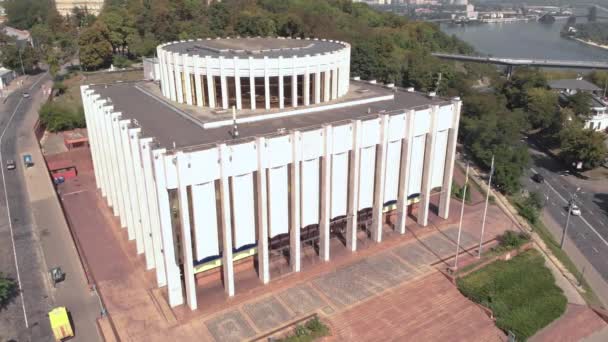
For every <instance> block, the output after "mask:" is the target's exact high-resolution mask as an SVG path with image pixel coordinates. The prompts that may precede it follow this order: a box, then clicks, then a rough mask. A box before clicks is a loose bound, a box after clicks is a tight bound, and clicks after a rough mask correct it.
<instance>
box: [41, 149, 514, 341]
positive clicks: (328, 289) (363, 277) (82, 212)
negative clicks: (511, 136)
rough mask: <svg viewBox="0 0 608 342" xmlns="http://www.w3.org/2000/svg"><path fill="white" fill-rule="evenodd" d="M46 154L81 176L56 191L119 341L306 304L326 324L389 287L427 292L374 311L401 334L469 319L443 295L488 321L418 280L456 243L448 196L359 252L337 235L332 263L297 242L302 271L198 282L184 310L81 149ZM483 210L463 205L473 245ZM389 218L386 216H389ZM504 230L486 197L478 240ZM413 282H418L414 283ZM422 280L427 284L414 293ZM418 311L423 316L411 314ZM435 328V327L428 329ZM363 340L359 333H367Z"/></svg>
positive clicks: (298, 310)
mask: <svg viewBox="0 0 608 342" xmlns="http://www.w3.org/2000/svg"><path fill="white" fill-rule="evenodd" d="M52 158H70V159H72V160H73V161H74V163H75V164H76V166H77V167H78V170H79V175H78V177H77V178H76V179H75V180H69V181H67V182H66V183H65V184H62V185H61V186H60V187H59V191H60V193H61V195H62V199H63V202H64V206H65V208H66V211H67V213H68V218H69V220H70V221H71V223H72V225H73V227H74V231H75V232H76V235H77V236H76V238H77V241H78V242H79V244H80V245H81V247H82V249H83V250H84V258H85V259H86V262H87V264H88V265H89V268H90V270H91V273H92V275H93V277H94V278H95V280H96V281H97V283H98V287H99V290H100V293H101V296H102V298H103V299H104V302H105V304H106V306H107V308H108V312H109V314H110V318H111V320H112V323H113V326H114V328H115V329H116V331H117V332H118V335H119V336H118V337H119V339H121V340H129V341H165V340H168V339H171V340H177V341H190V340H196V341H201V340H205V341H206V340H217V341H230V340H241V339H247V338H250V337H252V336H258V335H260V334H263V333H265V332H267V331H269V330H273V329H275V328H277V327H279V326H280V325H282V324H285V323H287V322H289V321H291V320H293V319H298V318H300V317H303V316H306V315H308V314H310V313H312V312H318V313H320V314H321V315H322V316H324V317H326V318H327V319H329V321H330V323H331V324H333V322H334V317H335V319H336V320H337V322H339V317H342V315H346V314H351V312H358V314H359V315H363V316H365V315H372V316H373V315H374V314H375V313H374V311H376V308H375V306H374V305H377V304H375V303H376V302H377V301H381V302H382V301H385V300H387V298H388V297H387V296H390V294H394V293H400V294H401V296H403V297H407V298H412V297H424V298H420V300H423V299H424V300H425V301H422V302H421V303H422V305H420V306H412V305H409V304H407V305H403V306H402V304H400V305H399V307H394V308H392V309H390V310H380V311H378V314H380V313H381V312H387V317H382V319H381V322H388V323H390V322H391V320H393V321H392V322H393V323H394V324H397V325H400V329H398V330H396V331H398V332H399V333H400V334H402V335H401V336H402V337H403V336H406V337H407V336H410V335H408V334H413V335H412V336H420V337H426V338H429V337H430V338H431V339H433V337H435V336H437V337H442V336H447V335H445V334H446V333H445V332H444V331H443V330H444V329H445V327H446V326H451V327H453V328H454V327H457V326H458V325H459V324H462V325H463V326H465V327H466V326H467V325H466V324H465V323H463V322H460V320H461V319H460V318H457V319H456V322H459V323H450V324H452V325H450V324H447V323H445V321H446V315H447V313H446V312H445V311H441V310H439V311H437V310H438V308H437V307H435V306H439V307H440V306H442V305H443V304H442V303H443V302H446V303H448V304H450V303H453V305H454V306H455V307H456V308H457V309H459V310H463V311H462V312H464V317H469V318H470V319H471V323H470V325H472V327H477V325H480V327H482V328H483V329H487V327H486V324H487V320H485V319H483V316H478V315H477V314H476V311H475V310H477V307H475V306H474V305H473V307H470V305H472V304H471V303H470V302H468V301H467V300H466V299H464V297H462V296H460V297H458V296H459V295H458V296H455V295H454V296H453V297H454V298H452V297H449V298H447V297H445V296H444V295H442V294H441V293H442V292H449V293H450V294H452V295H453V294H454V293H456V294H457V293H458V292H457V290H455V288H454V287H453V286H452V288H451V290H449V289H447V288H445V287H443V286H445V284H443V285H442V284H438V285H434V284H436V283H438V281H437V280H436V278H434V277H435V275H432V276H430V277H426V278H424V279H421V278H423V277H425V276H427V275H429V274H437V272H435V271H434V269H433V268H432V267H431V266H435V267H443V266H442V265H444V264H445V263H446V262H447V260H448V259H449V258H450V257H451V256H453V254H454V253H455V251H456V249H455V241H456V238H455V234H456V233H457V223H458V213H459V212H460V203H457V202H455V201H453V203H452V205H451V209H450V210H451V216H450V219H448V220H442V219H440V218H438V217H437V216H436V215H434V214H431V216H430V217H429V222H430V224H429V225H428V226H427V227H421V226H419V225H417V224H416V223H415V221H414V219H415V217H408V221H407V227H408V232H407V233H406V234H405V235H400V234H397V233H395V232H393V231H392V229H391V228H390V226H389V225H387V226H385V233H386V234H385V235H384V238H383V240H384V241H383V242H382V243H380V244H376V243H373V242H371V240H369V239H368V238H366V237H365V236H360V237H359V242H360V244H359V248H358V251H357V252H356V253H350V252H348V251H347V250H346V248H344V246H343V245H342V244H341V243H340V242H339V241H338V240H337V239H333V240H332V245H331V253H332V254H331V262H328V263H325V262H322V261H320V260H319V258H318V257H316V255H315V253H314V251H313V249H312V248H310V247H304V248H303V250H302V251H303V258H302V270H303V271H302V272H300V273H296V274H293V273H289V272H286V271H285V267H282V268H276V269H273V270H274V273H273V274H272V277H273V280H272V281H271V282H270V284H268V285H262V284H261V283H260V282H259V280H258V278H257V274H256V273H255V271H254V270H253V269H243V270H239V271H237V274H236V275H235V278H236V295H235V296H234V297H233V298H230V299H228V298H226V295H225V292H224V291H223V288H222V284H221V282H220V281H219V280H217V281H208V282H201V283H200V284H199V286H197V296H198V303H199V309H198V310H196V311H190V310H189V309H188V308H187V307H186V306H180V307H177V308H174V309H171V308H169V307H168V304H167V302H166V299H165V290H164V289H160V290H159V289H156V288H155V280H154V271H145V264H144V262H143V257H142V256H138V255H136V252H135V246H134V242H133V241H128V240H127V236H126V232H125V230H124V229H122V228H120V227H119V223H118V221H117V219H116V218H115V217H113V216H112V214H111V211H110V209H109V208H108V207H107V206H106V204H105V202H104V200H103V199H102V198H101V196H100V194H99V193H98V191H96V189H95V185H94V176H93V173H92V165H91V160H90V155H89V154H88V150H87V149H83V150H73V151H70V152H68V153H66V154H62V155H61V156H54V157H52ZM437 199H438V198H437V196H435V197H433V198H432V199H431V203H433V204H434V205H436V202H437ZM482 211H483V204H482V203H481V204H478V205H469V206H467V207H466V209H465V218H464V223H463V232H462V237H461V244H462V246H464V247H465V248H474V246H475V245H476V244H477V240H478V239H479V231H478V230H479V226H480V222H481V215H482ZM415 214H416V212H415V211H414V213H413V215H414V216H415ZM388 219H389V221H390V220H392V217H390V216H389V218H388ZM507 229H513V225H512V223H511V222H510V221H509V220H508V219H507V217H506V216H505V215H504V213H502V211H500V209H499V208H498V207H496V206H490V208H489V211H488V224H487V227H486V236H485V238H484V240H490V239H492V238H493V237H494V236H496V235H497V234H500V233H502V232H503V231H505V230H507ZM465 253H472V252H465ZM442 262H443V263H442ZM235 269H236V268H235ZM427 279H428V280H427ZM427 281H430V283H429V284H428V286H426V285H424V284H426V283H427ZM439 283H440V282H439ZM410 284H419V285H416V286H414V287H411V286H410ZM412 286H413V285H412ZM425 288H428V289H429V292H426V293H423V292H421V291H423V290H424V289H425ZM408 289H409V290H408ZM437 289H439V290H437ZM448 290H449V291H448ZM410 291H412V292H410ZM435 291H439V294H437V293H436V292H435ZM454 291H455V292H454ZM436 296H437V298H435V297H436ZM400 300H401V301H402V300H405V299H399V300H395V303H399V302H400ZM465 303H468V304H465ZM450 305H452V304H450ZM467 305H468V306H467ZM401 311H404V312H406V313H407V315H406V316H407V317H410V318H409V319H408V321H407V322H408V323H407V324H405V323H404V322H401V323H399V322H398V321H395V317H399V316H394V315H395V314H399V315H401V314H402V313H401ZM467 315H470V316H467ZM416 316H420V317H426V319H412V318H413V317H416ZM458 316H459V317H460V316H461V315H460V314H459V315H458ZM391 317H392V318H391ZM478 320H479V322H478ZM448 321H450V320H448ZM450 322H451V321H450ZM382 324H384V323H382ZM446 324H447V325H446ZM467 324H469V323H467ZM476 324H477V325H476ZM340 327H341V328H340V330H339V331H342V332H344V331H347V330H345V329H347V328H346V327H345V325H344V324H341V325H340ZM455 330H458V329H455ZM416 331H420V333H415V332H416ZM433 331H435V333H431V332H433ZM423 332H425V333H423ZM384 334H385V335H379V336H386V332H385V333H384ZM424 334H427V335H424ZM433 334H435V335H433ZM488 334H489V333H488ZM490 335H491V334H489V335H488V336H490ZM338 336H341V335H338ZM370 336H371V335H370ZM394 336H399V335H394ZM492 336H493V335H492ZM389 339H390V338H389ZM362 340H365V335H363V337H362ZM427 340H428V339H427ZM449 340H452V339H449ZM488 340H492V339H488Z"/></svg>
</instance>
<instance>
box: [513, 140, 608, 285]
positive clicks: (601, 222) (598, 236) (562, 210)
mask: <svg viewBox="0 0 608 342" xmlns="http://www.w3.org/2000/svg"><path fill="white" fill-rule="evenodd" d="M530 154H531V157H532V163H531V165H530V168H528V169H527V170H526V175H525V177H524V179H523V186H524V188H525V189H527V190H529V191H537V192H539V193H541V194H543V195H544V197H545V208H544V210H545V212H546V213H547V214H548V215H550V216H551V218H552V219H553V220H554V221H555V222H558V223H559V224H561V225H562V227H561V228H562V229H563V226H565V223H566V219H567V214H568V209H567V206H568V200H570V198H571V196H572V195H573V194H576V203H577V204H578V206H579V207H580V209H581V216H579V217H577V216H572V215H571V216H570V223H569V225H568V237H569V238H570V239H571V241H568V240H566V243H574V244H575V245H576V247H577V248H578V249H579V250H580V252H581V253H582V254H583V255H584V257H585V258H586V259H587V260H588V261H589V263H591V265H592V266H593V267H594V268H595V269H596V270H597V272H598V273H599V274H600V275H601V277H602V278H603V280H604V282H608V215H607V214H608V194H606V193H603V192H602V190H601V189H598V188H597V187H594V186H593V184H588V185H584V182H581V181H580V180H578V179H576V178H575V177H576V176H574V175H570V174H569V173H568V172H566V171H565V168H564V166H563V165H562V164H561V163H559V162H558V161H557V160H555V159H554V158H552V157H550V156H548V155H546V154H544V153H543V152H541V151H539V150H538V149H536V148H535V146H533V145H530ZM534 173H540V174H541V175H542V176H543V177H544V179H545V181H544V182H543V183H542V184H541V183H536V182H535V181H533V180H532V179H531V177H532V175H533V174H534ZM575 181H576V182H575ZM581 183H582V184H583V185H581ZM577 184H578V185H577ZM579 188H580V189H579ZM557 238H558V241H559V239H561V236H558V237H557Z"/></svg>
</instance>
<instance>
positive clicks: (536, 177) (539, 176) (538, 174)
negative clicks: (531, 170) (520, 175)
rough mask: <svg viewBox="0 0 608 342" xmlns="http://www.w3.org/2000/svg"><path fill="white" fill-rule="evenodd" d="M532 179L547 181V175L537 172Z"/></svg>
mask: <svg viewBox="0 0 608 342" xmlns="http://www.w3.org/2000/svg"><path fill="white" fill-rule="evenodd" d="M532 180H533V181H535V182H536V183H542V182H544V181H545V177H543V175H541V174H540V173H535V174H534V175H533V176H532Z"/></svg>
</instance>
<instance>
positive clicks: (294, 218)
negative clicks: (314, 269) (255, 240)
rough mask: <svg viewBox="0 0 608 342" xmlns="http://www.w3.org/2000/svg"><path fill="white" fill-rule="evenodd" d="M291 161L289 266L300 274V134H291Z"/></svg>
mask: <svg viewBox="0 0 608 342" xmlns="http://www.w3.org/2000/svg"><path fill="white" fill-rule="evenodd" d="M291 146H292V151H293V160H292V163H291V165H290V167H289V168H290V171H291V184H290V187H289V188H290V197H291V198H290V203H289V204H290V211H291V216H290V227H289V264H290V265H291V271H292V272H300V229H301V217H300V159H301V156H302V137H301V135H300V132H298V131H295V132H293V133H291Z"/></svg>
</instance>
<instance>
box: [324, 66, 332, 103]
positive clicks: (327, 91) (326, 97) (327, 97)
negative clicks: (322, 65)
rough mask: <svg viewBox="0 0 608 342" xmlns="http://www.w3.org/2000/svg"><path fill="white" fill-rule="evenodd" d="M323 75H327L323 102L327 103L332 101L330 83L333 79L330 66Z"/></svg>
mask: <svg viewBox="0 0 608 342" xmlns="http://www.w3.org/2000/svg"><path fill="white" fill-rule="evenodd" d="M323 75H325V77H324V80H323V102H327V101H330V100H331V99H330V96H331V93H330V90H331V89H330V82H329V78H330V77H331V69H329V66H328V67H327V69H325V71H324V72H323Z"/></svg>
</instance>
